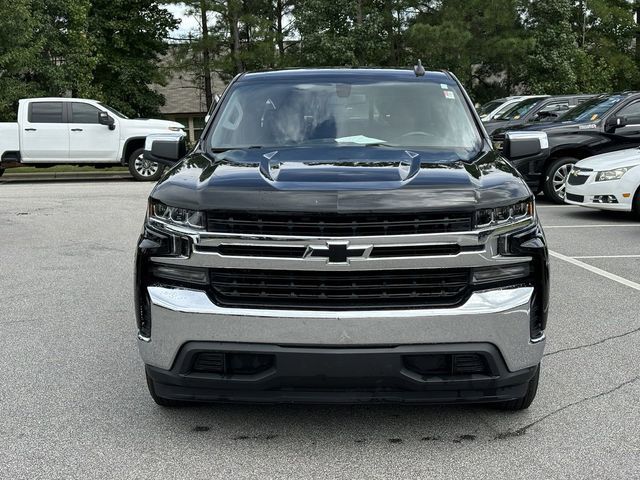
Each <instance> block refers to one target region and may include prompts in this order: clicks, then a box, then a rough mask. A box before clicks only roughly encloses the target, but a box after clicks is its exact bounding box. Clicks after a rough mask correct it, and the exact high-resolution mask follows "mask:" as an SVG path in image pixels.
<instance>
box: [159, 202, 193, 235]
mask: <svg viewBox="0 0 640 480" xmlns="http://www.w3.org/2000/svg"><path fill="white" fill-rule="evenodd" d="M149 217H150V218H152V219H156V220H162V221H163V222H166V223H170V224H173V225H177V226H179V227H188V228H199V229H203V228H205V219H204V212H201V211H199V210H189V209H188V208H181V207H171V206H169V205H165V204H164V203H161V202H157V201H152V202H151V203H150V205H149Z"/></svg>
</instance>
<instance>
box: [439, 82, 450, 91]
mask: <svg viewBox="0 0 640 480" xmlns="http://www.w3.org/2000/svg"><path fill="white" fill-rule="evenodd" d="M440 88H441V89H443V90H446V89H448V88H449V85H447V84H446V83H441V84H440Z"/></svg>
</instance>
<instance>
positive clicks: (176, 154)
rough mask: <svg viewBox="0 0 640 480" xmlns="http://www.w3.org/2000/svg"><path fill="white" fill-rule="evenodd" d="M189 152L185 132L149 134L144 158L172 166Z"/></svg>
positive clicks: (145, 143) (145, 144)
mask: <svg viewBox="0 0 640 480" xmlns="http://www.w3.org/2000/svg"><path fill="white" fill-rule="evenodd" d="M186 154H187V144H186V140H185V135H184V134H170V133H166V134H165V133H158V134H153V135H148V136H147V138H146V140H145V142H144V158H145V159H147V160H150V161H152V162H158V163H160V164H162V165H168V166H172V165H174V164H176V163H177V162H178V161H179V160H180V159H181V158H182V157H184V156H185V155H186Z"/></svg>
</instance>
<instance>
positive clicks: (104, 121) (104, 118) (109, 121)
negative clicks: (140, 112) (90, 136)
mask: <svg viewBox="0 0 640 480" xmlns="http://www.w3.org/2000/svg"><path fill="white" fill-rule="evenodd" d="M98 123H99V124H100V125H106V126H107V127H109V130H113V129H115V128H116V125H115V123H116V121H115V120H114V119H113V117H112V116H110V115H109V114H108V113H107V112H99V113H98Z"/></svg>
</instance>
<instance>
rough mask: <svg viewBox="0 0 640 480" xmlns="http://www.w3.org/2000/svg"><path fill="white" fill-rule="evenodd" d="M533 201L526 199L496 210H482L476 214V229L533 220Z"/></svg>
mask: <svg viewBox="0 0 640 480" xmlns="http://www.w3.org/2000/svg"><path fill="white" fill-rule="evenodd" d="M533 211H534V205H533V200H532V199H528V200H524V201H521V202H518V203H514V204H512V205H507V206H504V207H497V208H483V209H481V210H478V211H477V212H476V227H477V228H485V227H493V226H500V225H508V224H510V223H515V222H519V221H521V220H525V219H527V218H533Z"/></svg>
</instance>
